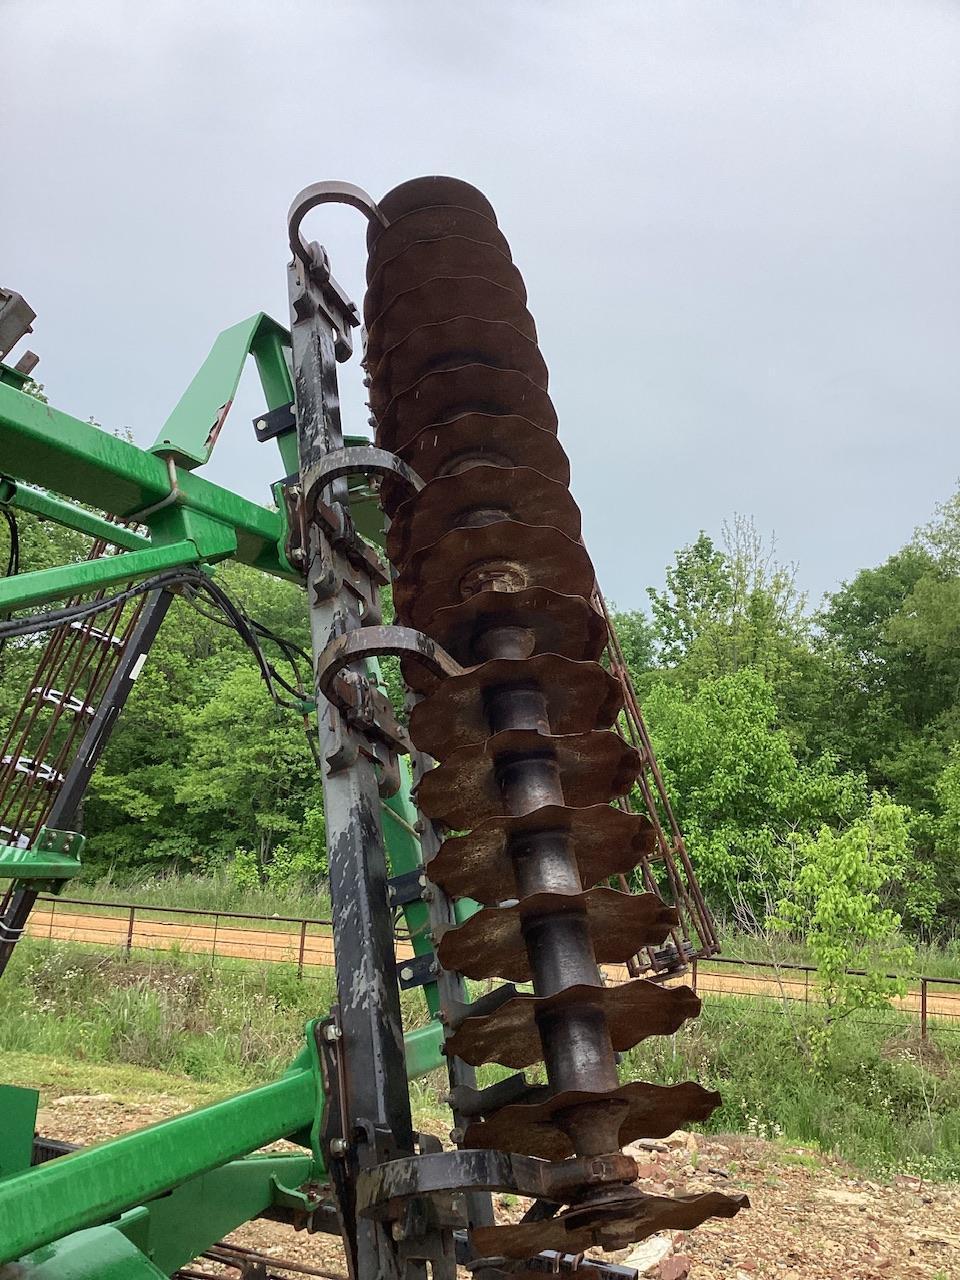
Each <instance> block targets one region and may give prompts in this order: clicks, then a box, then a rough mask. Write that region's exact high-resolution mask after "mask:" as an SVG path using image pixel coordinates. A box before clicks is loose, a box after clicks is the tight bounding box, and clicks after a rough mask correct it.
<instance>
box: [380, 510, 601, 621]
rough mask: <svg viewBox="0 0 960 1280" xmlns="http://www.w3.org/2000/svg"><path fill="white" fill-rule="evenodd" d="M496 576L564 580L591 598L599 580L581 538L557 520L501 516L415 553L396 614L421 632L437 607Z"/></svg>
mask: <svg viewBox="0 0 960 1280" xmlns="http://www.w3.org/2000/svg"><path fill="white" fill-rule="evenodd" d="M493 580H496V581H497V582H499V583H504V584H509V590H510V591H521V590H523V589H524V588H526V587H550V586H552V585H553V584H554V583H556V582H562V583H563V585H564V588H565V589H566V591H567V592H568V593H569V594H570V595H576V596H584V597H585V598H587V597H589V596H590V593H591V592H592V590H593V584H594V580H595V579H594V570H593V565H592V564H591V562H590V557H589V556H588V555H587V552H586V549H585V548H584V546H583V544H582V543H581V542H575V541H574V540H573V539H572V538H568V537H567V536H566V534H563V533H561V532H560V531H559V529H555V528H553V526H552V525H534V524H521V523H519V521H517V520H497V521H495V522H494V523H493V524H485V525H479V526H478V527H477V528H475V529H451V530H450V532H449V533H446V534H444V536H443V537H442V538H438V539H437V541H436V542H434V543H432V544H431V545H430V546H429V547H421V549H420V550H419V551H417V552H416V553H415V554H414V555H412V556H411V557H410V559H409V560H408V561H407V564H406V565H405V566H404V568H403V569H402V571H401V572H400V574H399V576H398V577H397V578H396V580H395V582H394V589H393V600H394V605H395V607H396V610H397V616H398V617H400V618H402V619H403V621H404V622H406V623H408V624H409V625H410V626H412V627H416V628H417V629H418V630H420V631H422V630H424V629H425V628H424V626H423V623H424V622H425V621H426V619H427V618H430V617H432V615H433V614H434V613H436V612H437V610H438V609H445V608H447V607H449V606H450V605H457V604H460V603H461V602H462V601H463V600H466V599H468V598H469V597H470V596H472V595H476V594H478V593H479V592H480V591H484V590H488V589H489V587H488V585H487V584H488V583H491V582H492V581H493Z"/></svg>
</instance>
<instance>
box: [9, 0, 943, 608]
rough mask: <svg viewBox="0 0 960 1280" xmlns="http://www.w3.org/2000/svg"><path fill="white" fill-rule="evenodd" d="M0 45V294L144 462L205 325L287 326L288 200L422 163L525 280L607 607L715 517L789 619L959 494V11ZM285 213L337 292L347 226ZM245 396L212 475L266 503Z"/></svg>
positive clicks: (544, 11) (260, 20)
mask: <svg viewBox="0 0 960 1280" xmlns="http://www.w3.org/2000/svg"><path fill="white" fill-rule="evenodd" d="M0 33H2V34H0V119H2V121H3V124H4V144H5V145H4V181H3V198H2V200H0V282H2V283H3V284H5V285H7V286H8V287H12V288H15V289H17V290H19V291H20V292H21V293H23V294H24V295H25V296H26V298H27V299H28V301H29V302H30V303H31V305H32V306H33V308H34V309H35V310H36V311H37V313H38V319H37V322H36V325H35V333H34V335H33V337H32V338H31V340H30V346H31V347H32V348H33V349H34V350H35V351H37V352H38V353H39V354H40V356H41V364H40V366H39V369H38V371H37V376H38V377H39V378H40V379H41V380H42V381H43V382H44V384H45V386H46V389H47V393H48V395H49V396H50V398H51V400H52V402H53V403H54V404H56V405H57V406H58V407H59V408H62V409H65V410H67V411H69V412H71V413H73V414H75V415H77V416H78V417H81V418H86V417H88V416H90V415H94V416H95V417H96V418H97V419H98V421H100V422H102V423H103V424H104V425H105V426H107V427H111V428H113V427H128V428H130V429H131V430H132V431H133V433H134V437H135V439H136V440H137V442H138V443H140V444H143V445H147V444H149V443H150V442H151V441H152V440H153V438H154V436H155V435H156V433H157V431H158V430H159V428H160V426H161V425H162V423H163V421H164V419H165V417H166V415H167V413H168V412H169V411H170V409H171V408H172V407H173V405H174V404H175V403H176V401H177V399H178V397H179V395H180V393H181V391H182V390H183V388H184V387H185V385H186V384H187V382H188V381H189V380H190V377H191V376H192V374H193V372H194V371H195V369H196V367H197V366H198V365H199V364H200V362H201V361H202V359H203V357H204V356H205V354H206V351H207V349H208V347H209V345H210V344H211V342H212V341H213V339H214V337H215V336H216V334H217V333H218V332H219V330H221V329H222V328H225V327H226V326H227V325H229V324H232V323H234V322H235V321H237V320H240V319H242V318H244V317H245V316H247V315H249V314H251V313H253V312H255V311H258V310H265V311H268V312H270V313H272V314H273V315H275V316H276V317H277V318H278V319H281V320H283V321H284V322H286V305H287V304H286V289H285V274H284V264H285V260H286V256H287V255H286V253H285V226H284V219H285V214H286V210H287V207H288V205H289V203H290V200H291V198H292V197H293V195H294V194H295V193H296V192H297V191H298V190H299V189H300V188H301V187H302V186H304V185H306V184H307V183H308V182H312V181H315V180H317V179H320V178H340V179H345V180H349V181H353V182H356V183H359V184H360V185H361V186H364V187H366V188H367V189H368V190H369V191H370V192H371V193H372V194H373V195H374V196H379V195H382V194H383V193H384V192H385V191H386V190H387V189H388V188H390V187H391V186H393V185H395V184H396V183H398V182H401V181H403V180H404V179H406V178H409V177H413V176H416V175H419V174H423V173H449V174H453V175H456V176H458V177H462V178H465V179H467V180H468V181H470V182H473V183H475V184H476V185H477V186H479V187H480V188H481V189H482V190H483V191H484V192H485V193H486V194H487V195H488V196H489V198H490V199H491V200H492V202H493V204H494V206H495V208H496V210H497V213H498V217H499V221H500V225H501V226H502V228H503V230H504V232H505V234H506V236H507V238H508V240H509V241H510V243H511V246H512V250H513V256H514V259H515V261H516V262H517V265H518V266H519V267H520V270H521V271H522V272H523V274H524V275H525V277H526V281H527V287H528V292H529V296H530V306H531V309H532V311H533V313H534V316H535V318H536V321H537V325H538V329H539V333H540V341H541V346H542V349H543V353H544V356H545V358H546V360H547V363H548V365H549V367H550V371H551V392H552V395H553V398H554V400H555V403H556V405H557V409H558V412H559V415H560V431H561V438H562V440H563V443H564V445H565V446H566V449H567V451H568V453H569V454H570V457H571V463H572V467H573V488H574V492H575V494H576V496H577V498H578V500H579V502H580V505H581V507H582V509H583V515H584V529H585V535H586V539H587V544H588V546H589V547H590V549H591V552H592V554H593V558H594V560H595V562H596V565H597V569H598V573H599V576H600V580H601V583H602V585H603V587H604V589H605V591H606V592H607V594H608V595H609V596H611V597H612V598H614V599H615V600H616V601H617V603H618V604H620V605H621V606H636V605H641V604H642V603H644V601H645V592H644V588H645V587H646V586H647V585H648V584H654V585H659V584H660V583H661V582H662V579H663V570H664V566H665V565H666V564H667V562H668V561H669V560H670V559H671V557H672V554H673V551H674V550H675V549H676V548H677V547H679V546H680V545H682V544H683V543H685V542H688V541H690V540H692V539H693V538H694V537H695V536H696V534H697V532H698V530H699V529H701V528H703V529H706V530H707V531H708V532H710V533H712V534H714V535H715V536H716V535H719V532H720V527H721V525H722V522H723V520H724V519H725V518H727V517H729V516H730V515H732V513H734V512H737V511H739V512H745V513H749V514H752V515H754V516H755V517H756V521H757V524H758V526H759V527H760V528H761V529H762V530H764V531H766V532H769V531H771V530H775V531H776V535H777V539H778V544H779V547H780V551H781V554H782V556H783V557H784V558H785V559H789V560H797V561H798V562H799V566H800V575H799V576H800V582H801V584H802V585H803V586H804V587H805V588H806V589H807V590H808V591H809V592H810V595H811V598H812V599H813V600H814V601H815V600H816V599H817V598H818V597H819V595H820V594H821V593H822V592H823V591H826V590H829V589H831V588H833V587H834V586H835V585H836V584H837V582H838V581H839V580H841V579H843V578H847V577H849V576H851V575H852V574H853V573H855V572H856V571H857V569H858V568H860V567H862V566H865V565H871V564H876V563H879V562H880V561H881V560H882V559H884V558H885V557H886V556H887V555H888V554H890V553H891V552H892V551H894V550H896V549H897V548H898V547H899V546H900V545H901V544H902V543H903V542H904V540H905V539H906V538H908V537H909V535H910V533H911V531H912V529H913V527H914V526H915V525H916V524H918V523H920V522H922V521H924V520H925V519H926V518H927V517H928V516H929V514H930V513H931V511H932V509H933V507H934V505H935V503H936V502H937V501H939V500H942V499H944V498H946V497H947V496H948V495H949V493H950V492H951V491H952V489H953V487H954V485H955V483H956V480H957V477H958V476H960V438H958V432H957V426H958V417H960V248H958V227H960V147H958V143H960V2H958V0H951V2H950V3H942V4H937V3H927V2H925V0H904V2H903V3H895V2H884V0H866V2H865V3H854V2H852V0H851V2H848V3H844V2H843V0H825V2H824V3H790V2H788V0H764V2H763V3H760V2H759V0H758V2H757V3H747V2H744V3H741V2H740V0H725V2H723V3H720V2H717V3H710V2H709V0H698V2H696V3H694V2H690V3H682V2H680V0H676V2H671V0H642V2H641V0H630V2H629V3H609V2H605V0H593V3H590V4H588V3H585V0H577V2H576V3H561V2H555V3H547V2H545V0H520V2H514V3H507V0H487V2H486V3H484V2H483V0H479V2H478V0H474V2H473V3H471V4H464V5H456V4H451V3H449V0H443V2H441V3H428V2H426V0H410V2H408V3H403V2H397V0H393V2H389V0H383V2H381V3H377V2H374V0H349V2H348V0H341V2H340V3H325V2H323V0H314V2H312V3H295V2H293V0H271V3H264V2H263V0H189V2H188V3H184V2H182V0H173V2H171V0H167V2H165V3H163V4H159V5H145V4H133V3H129V0H128V2H127V3H123V2H118V3H105V2H103V0H83V3H79V4H78V3H75V0H46V2H45V0H0ZM308 230H309V232H310V234H311V236H313V237H315V238H317V239H320V240H321V241H323V242H324V243H325V244H326V245H327V247H328V248H329V249H330V251H331V256H332V258H333V261H334V270H335V273H336V275H337V276H338V278H339V279H340V280H341V281H342V283H344V284H345V285H346V286H347V287H348V288H351V289H352V290H354V291H355V294H356V296H358V297H359V294H360V292H361V289H362V280H363V266H364V249H363V234H362V233H363V226H362V222H361V219H360V218H359V216H358V215H356V214H354V213H352V212H351V211H347V210H334V211H327V210H322V211H319V212H318V213H316V214H314V215H313V216H312V221H311V222H310V223H309V225H308ZM18 350H19V349H18ZM251 383H252V385H251ZM255 392H256V379H255V376H254V377H253V378H252V380H248V379H245V383H244V392H243V395H242V396H241V398H240V400H238V403H237V406H236V408H235V411H234V415H233V416H231V419H230V420H229V422H228V425H227V427H226V428H225V430H224V433H223V435H222V436H221V439H220V443H219V445H218V448H217V452H216V454H215V458H214V461H213V463H212V464H211V466H210V467H209V468H208V470H207V474H209V475H211V476H212V477H213V478H214V479H217V480H219V481H220V482H222V483H225V484H229V485H231V486H233V487H236V488H238V489H240V490H241V491H242V492H244V493H246V494H248V495H249V496H251V497H255V498H257V499H258V500H262V501H265V500H266V498H267V482H268V481H269V480H270V479H274V478H276V477H278V476H279V475H280V466H279V459H278V457H277V455H276V453H275V451H274V450H273V448H272V446H270V445H257V444H256V443H255V442H254V441H253V435H252V428H251V425H250V418H251V415H252V414H254V413H255V412H257V410H258V408H259V403H258V399H257V396H256V394H255ZM361 392H362V388H361V386H360V383H359V377H358V374H357V372H356V370H349V369H348V370H347V371H346V373H345V378H344V397H345V399H346V401H347V403H348V406H349V411H348V414H347V425H348V426H349V427H352V428H354V429H360V428H361V427H362V426H363V424H364V423H365V418H366V414H365V411H364V409H363V405H362V394H361Z"/></svg>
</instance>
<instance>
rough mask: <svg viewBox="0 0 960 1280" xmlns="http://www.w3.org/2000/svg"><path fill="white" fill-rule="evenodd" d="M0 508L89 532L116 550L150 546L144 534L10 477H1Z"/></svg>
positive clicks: (79, 531) (131, 549)
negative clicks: (22, 512)
mask: <svg viewBox="0 0 960 1280" xmlns="http://www.w3.org/2000/svg"><path fill="white" fill-rule="evenodd" d="M0 506H10V507H15V508H16V509H17V510H18V511H29V512H30V514H31V515H34V516H40V517H41V518H42V519H44V520H52V521H53V522H54V523H55V524H61V525H63V526H64V527H65V528H67V529H76V530H77V532H78V533H88V534H90V536H91V537H92V538H103V539H105V540H106V541H107V542H110V543H112V544H113V545H114V546H115V547H124V548H125V549H126V550H127V551H139V550H140V548H141V547H149V545H150V539H149V538H145V537H144V536H143V534H142V533H136V532H135V531H134V530H133V529H127V528H126V527H125V526H124V525H122V524H113V523H111V521H109V520H104V518H103V516H98V515H97V514H96V512H94V511H85V510H84V509H83V508H82V507H76V506H74V505H73V503H72V502H64V501H63V499H62V498H55V497H54V496H53V494H50V493H45V492H44V491H43V490H42V489H34V488H33V487H32V486H31V485H28V484H20V483H19V482H18V481H16V480H11V479H10V478H9V477H7V476H3V477H0Z"/></svg>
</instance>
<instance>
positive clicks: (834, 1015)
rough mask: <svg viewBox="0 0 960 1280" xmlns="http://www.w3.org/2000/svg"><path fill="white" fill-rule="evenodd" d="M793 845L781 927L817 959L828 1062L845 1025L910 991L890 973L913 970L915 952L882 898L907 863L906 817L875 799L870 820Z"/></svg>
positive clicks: (802, 837)
mask: <svg viewBox="0 0 960 1280" xmlns="http://www.w3.org/2000/svg"><path fill="white" fill-rule="evenodd" d="M790 845H791V849H792V851H793V853H794V855H795V858H796V871H795V873H794V875H793V877H792V879H791V881H790V882H789V883H788V885H787V886H786V890H785V893H784V896H783V897H782V898H781V900H780V903H779V907H778V912H777V919H776V923H777V925H778V926H779V927H780V928H782V929H784V930H789V931H790V932H791V933H792V934H794V935H795V936H797V937H799V938H802V939H804V940H805V941H806V943H807V945H808V946H809V948H810V950H811V952H812V954H813V959H814V963H815V964H816V967H817V985H818V986H819V988H820V993H821V996H822V998H823V1002H824V1007H825V1017H824V1021H823V1023H822V1025H821V1026H820V1027H819V1028H817V1034H816V1035H815V1038H814V1048H815V1050H817V1052H818V1053H819V1054H823V1053H825V1052H826V1051H827V1050H828V1049H829V1043H830V1037H831V1036H832V1033H833V1030H834V1028H835V1027H836V1025H837V1024H838V1023H839V1022H841V1021H842V1020H843V1019H844V1018H847V1017H849V1016H850V1015H851V1014H854V1013H858V1012H861V1011H862V1010H864V1009H875V1008H879V1007H882V1006H883V1005H885V1004H887V1003H889V1001H890V1000H891V999H892V998H893V997H894V996H896V995H902V994H903V993H904V991H905V990H906V982H905V981H904V980H903V979H902V978H899V977H894V978H891V977H889V976H888V971H889V970H890V969H891V968H896V967H902V966H904V965H906V964H908V963H909V961H910V959H911V958H912V955H913V951H912V948H911V947H910V946H908V945H906V944H905V943H903V942H902V941H901V940H900V938H899V936H898V935H899V930H900V925H901V918H900V915H899V914H898V913H897V912H896V911H894V910H893V909H892V908H891V907H889V906H887V905H885V893H884V891H885V890H886V889H887V888H888V886H889V885H890V884H891V882H892V881H894V880H895V879H896V878H897V877H900V876H902V875H903V874H904V873H905V872H906V871H907V868H908V866H909V863H910V856H911V848H910V833H909V822H908V815H907V813H906V811H905V810H904V809H903V807H902V806H901V805H898V804H895V803H893V802H892V801H891V800H889V799H888V798H887V797H886V796H882V795H880V794H878V793H874V795H873V797H872V798H871V801H870V807H869V809H868V810H867V812H866V813H865V814H864V815H863V816H862V817H861V818H859V819H857V820H856V821H855V822H852V823H851V824H850V825H849V826H848V827H846V828H845V829H843V830H842V831H839V832H838V831H834V830H832V829H831V828H830V827H827V826H823V827H821V828H820V829H819V831H817V832H816V834H809V833H807V834H801V833H797V834H795V835H794V836H793V837H792V838H791V841H790ZM855 970H862V971H863V972H862V973H856V972H853V971H855Z"/></svg>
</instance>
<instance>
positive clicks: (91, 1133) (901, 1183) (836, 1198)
mask: <svg viewBox="0 0 960 1280" xmlns="http://www.w3.org/2000/svg"><path fill="white" fill-rule="evenodd" d="M185 1109H186V1108H185V1107H184V1105H183V1103H182V1101H181V1100H179V1099H178V1098H177V1097H175V1096H174V1095H172V1094H159V1095H157V1096H155V1097H150V1098H144V1097H141V1098H139V1099H138V1100H137V1101H125V1100H124V1099H123V1098H122V1097H120V1096H118V1095H117V1094H91V1095H83V1094H69V1095H64V1096H61V1097H59V1098H57V1097H53V1098H50V1099H48V1100H47V1101H46V1102H45V1105H44V1107H43V1109H42V1111H41V1118H40V1130H41V1132H42V1133H44V1134H45V1135H46V1136H48V1137H51V1138H59V1139H62V1140H65V1141H71V1142H79V1143H83V1144H86V1143H90V1142H95V1141H100V1140H102V1139H104V1138H108V1137H112V1136H114V1135H116V1134H120V1133H126V1132H128V1131H129V1130H131V1129H136V1128H139V1127H141V1126H143V1125H146V1124H151V1123H153V1122H154V1121H156V1120H161V1119H164V1118H165V1117H167V1116H171V1115H175V1114H177V1113H178V1112H180V1111H183V1110H185ZM650 1148H652V1149H650ZM637 1154H638V1158H639V1159H640V1160H641V1162H642V1164H643V1166H644V1167H643V1173H644V1174H645V1175H647V1182H648V1184H649V1186H650V1189H651V1190H652V1189H654V1188H656V1189H658V1190H661V1189H662V1190H666V1191H667V1192H674V1193H677V1194H682V1193H684V1192H687V1193H693V1192H697V1191H705V1190H711V1189H712V1190H723V1191H727V1192H734V1191H745V1192H746V1193H747V1194H748V1195H749V1196H750V1200H751V1205H752V1207H751V1208H750V1209H748V1210H744V1211H743V1212H742V1213H741V1214H739V1216H738V1217H736V1218H734V1219H733V1220H732V1221H724V1222H714V1223H707V1224H705V1225H704V1226H702V1227H700V1228H699V1229H698V1230H696V1231H692V1232H689V1233H677V1234H675V1235H672V1236H671V1237H670V1239H669V1250H668V1251H667V1250H665V1249H661V1250H650V1251H649V1256H650V1257H653V1256H654V1255H655V1254H658V1253H659V1254H661V1255H662V1256H661V1257H660V1258H659V1260H656V1261H654V1262H653V1263H652V1265H653V1268H654V1269H653V1270H652V1271H650V1272H649V1274H650V1275H652V1276H655V1277H658V1276H659V1277H667V1276H670V1275H677V1276H679V1275H681V1274H683V1273H684V1272H683V1269H684V1267H686V1266H687V1263H688V1262H689V1270H688V1271H687V1272H686V1274H687V1275H689V1277H690V1280H754V1278H755V1277H757V1278H762V1280H960V1225H958V1224H960V1186H958V1185H956V1184H946V1183H923V1182H921V1181H920V1179H918V1178H906V1177H903V1178H895V1179H893V1180H892V1182H890V1183H877V1182H873V1181H870V1180H868V1179H865V1178H862V1177H858V1176H856V1175H855V1174H854V1173H853V1172H852V1171H851V1170H850V1169H849V1168H848V1167H847V1166H846V1165H844V1164H843V1163H842V1162H840V1161H835V1160H831V1159H828V1158H825V1157H822V1156H820V1155H818V1154H817V1153H815V1152H812V1151H809V1150H807V1149H805V1148H802V1147H798V1146H789V1145H783V1144H774V1143H769V1142H763V1141H761V1140H759V1139H751V1138H745V1137H743V1136H739V1135H738V1136H733V1137H729V1138H723V1137H709V1138H704V1137H701V1136H699V1135H697V1136H696V1137H694V1138H693V1139H692V1140H687V1139H684V1138H682V1139H680V1140H678V1141H674V1142H671V1143H669V1144H668V1143H661V1144H650V1147H649V1148H647V1149H644V1150H643V1151H642V1153H640V1152H638V1153H637ZM498 1208H499V1210H500V1212H501V1213H502V1214H503V1216H504V1217H513V1216H516V1213H517V1206H515V1205H512V1204H510V1203H509V1202H507V1201H506V1200H504V1201H503V1202H502V1203H501V1204H500V1205H498ZM230 1239H231V1240H235V1241H236V1242H238V1243H240V1244H243V1245H246V1246H248V1247H252V1248H256V1249H260V1250H262V1251H263V1252H265V1253H267V1254H269V1255H270V1256H271V1257H275V1258H288V1259H290V1260H292V1261H296V1262H301V1263H306V1264H308V1265H310V1266H316V1267H321V1268H324V1269H328V1270H330V1271H336V1272H341V1273H343V1272H344V1261H343V1252H342V1250H341V1248H340V1246H339V1244H338V1243H337V1242H336V1241H335V1240H333V1239H332V1238H331V1237H329V1236H322V1235H316V1236H306V1235H303V1234H298V1233H297V1232H295V1231H293V1230H292V1229H291V1228H289V1227H284V1226H281V1225H279V1224H277V1223H270V1222H253V1223H248V1224H246V1225H245V1226H243V1227H241V1228H240V1229H239V1230H238V1231H236V1232H235V1233H234V1234H233V1235H232V1236H231V1237H230ZM665 1243H666V1242H665ZM630 1252H631V1251H630V1250H626V1251H622V1252H621V1253H619V1254H616V1255H614V1257H615V1258H616V1259H617V1260H619V1261H626V1260H627V1259H628V1256H629V1254H630ZM637 1262H638V1263H639V1262H640V1259H637ZM200 1269H202V1270H208V1271H209V1272H210V1274H211V1275H213V1274H217V1273H218V1272H219V1271H220V1268H218V1267H216V1266H214V1265H213V1264H212V1263H204V1264H203V1266H202V1267H201V1268H200ZM278 1270H279V1268H278ZM233 1274H234V1275H235V1274H236V1273H235V1272H234V1273H233ZM291 1274H292V1273H291Z"/></svg>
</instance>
